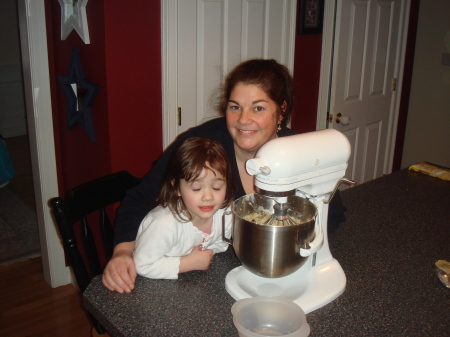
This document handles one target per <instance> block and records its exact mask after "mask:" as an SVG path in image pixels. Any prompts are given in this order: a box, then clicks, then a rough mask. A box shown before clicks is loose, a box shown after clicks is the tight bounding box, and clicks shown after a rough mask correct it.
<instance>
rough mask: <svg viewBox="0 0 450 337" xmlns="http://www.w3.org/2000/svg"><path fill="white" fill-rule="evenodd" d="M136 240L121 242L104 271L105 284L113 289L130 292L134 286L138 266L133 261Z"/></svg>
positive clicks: (119, 291) (103, 280) (115, 248)
mask: <svg viewBox="0 0 450 337" xmlns="http://www.w3.org/2000/svg"><path fill="white" fill-rule="evenodd" d="M133 251H134V241H133V242H123V243H119V244H118V245H117V246H116V247H114V252H113V256H112V257H111V259H110V260H109V261H108V264H107V265H106V267H105V270H104V271H103V277H102V282H103V285H104V286H105V287H106V288H108V289H109V290H111V291H117V292H118V293H123V292H126V293H129V292H131V290H133V288H134V282H135V280H136V267H135V265H134V261H133Z"/></svg>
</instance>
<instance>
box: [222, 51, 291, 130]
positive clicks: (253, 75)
mask: <svg viewBox="0 0 450 337" xmlns="http://www.w3.org/2000/svg"><path fill="white" fill-rule="evenodd" d="M239 83H243V84H254V85H257V86H258V87H259V88H261V90H263V91H264V92H265V93H266V94H267V95H268V96H269V97H270V99H272V100H273V101H274V102H275V104H276V105H277V107H278V113H279V115H280V116H282V117H283V119H282V121H281V125H282V126H286V124H288V123H289V121H290V120H291V117H292V111H293V110H292V109H293V106H294V82H293V79H292V76H291V74H290V72H289V70H288V69H287V68H286V67H285V66H284V65H282V64H280V63H278V62H277V61H276V60H266V59H252V60H248V61H245V62H242V63H241V64H239V65H237V66H236V67H235V68H234V69H233V70H232V71H231V72H230V73H229V74H228V76H227V77H226V78H225V83H224V86H223V88H222V94H221V97H220V101H219V106H218V110H219V112H220V114H221V116H223V117H225V114H226V111H227V106H228V100H229V99H230V95H231V92H232V91H233V89H234V87H235V86H236V85H237V84H239ZM284 102H286V107H285V109H284V110H283V109H282V108H281V107H282V105H283V103H284Z"/></svg>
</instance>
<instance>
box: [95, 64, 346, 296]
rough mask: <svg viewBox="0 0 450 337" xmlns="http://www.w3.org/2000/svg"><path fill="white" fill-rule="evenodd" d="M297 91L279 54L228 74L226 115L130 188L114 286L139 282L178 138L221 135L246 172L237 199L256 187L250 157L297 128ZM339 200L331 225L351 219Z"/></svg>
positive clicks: (112, 266)
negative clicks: (145, 234) (142, 239)
mask: <svg viewBox="0 0 450 337" xmlns="http://www.w3.org/2000/svg"><path fill="white" fill-rule="evenodd" d="M293 93H294V85H293V81H292V77H291V75H290V73H289V71H288V69H287V68H286V67H285V66H283V65H281V64H279V63H278V62H276V61H275V60H263V59H253V60H248V61H245V62H243V63H241V64H239V65H238V66H237V67H236V68H235V69H234V70H233V71H231V73H230V74H229V75H228V76H227V78H226V79H225V83H224V87H223V93H222V97H221V99H220V104H219V111H220V114H221V116H222V118H217V119H213V120H211V121H208V122H206V123H204V124H202V125H199V126H196V127H194V128H192V129H189V130H188V131H186V132H184V133H182V134H181V135H179V136H178V138H177V139H176V140H175V141H174V142H173V143H172V144H171V145H170V146H169V147H168V149H167V150H166V151H165V152H164V153H163V154H162V156H161V157H160V159H159V160H158V161H157V162H156V163H155V165H154V167H153V168H152V170H151V171H150V172H149V173H148V174H147V175H146V176H145V177H144V179H143V181H142V183H141V184H140V185H139V186H138V187H136V188H134V189H132V190H130V191H129V192H128V193H127V196H126V198H125V199H124V200H123V202H122V206H121V207H120V208H119V210H118V214H117V219H116V223H115V238H114V240H115V245H116V246H115V248H114V253H113V257H112V258H111V260H110V261H109V262H108V265H107V266H106V268H105V270H104V273H103V278H102V281H103V284H104V285H105V286H106V287H107V288H108V289H110V290H114V291H117V292H120V293H122V292H124V291H125V292H130V291H131V290H132V289H133V287H134V281H135V278H136V268H135V266H134V263H133V257H132V254H133V250H134V247H135V243H134V241H135V239H136V235H137V231H138V228H139V225H140V223H141V221H142V219H144V217H145V216H146V214H147V213H148V212H149V211H150V210H151V209H153V208H154V207H155V206H156V205H155V199H156V197H157V195H158V192H159V182H160V181H161V179H162V176H163V173H164V170H165V168H166V167H167V163H168V160H169V158H170V155H171V154H172V152H173V150H174V149H175V148H176V147H177V146H178V144H179V143H180V142H182V141H184V140H185V139H187V138H191V137H205V138H210V139H213V140H216V141H217V142H219V143H220V144H222V146H223V147H224V148H225V150H226V152H227V154H228V156H229V159H230V162H231V165H232V167H233V173H234V176H235V177H239V178H240V179H237V181H236V184H237V186H236V190H237V192H236V194H235V199H237V198H239V197H241V196H243V195H245V194H250V193H254V192H255V191H254V185H253V177H252V176H250V175H249V174H248V173H247V171H246V170H245V162H246V160H248V159H250V158H254V156H255V154H256V152H257V151H258V150H259V148H260V147H261V146H262V145H264V144H265V143H267V142H268V141H269V140H271V139H274V138H276V137H285V136H289V135H294V134H295V132H294V131H292V130H290V129H288V128H287V127H286V124H287V123H289V121H290V119H291V116H292V108H293V102H294V98H293V96H294V95H293ZM335 200H337V201H335ZM339 201H340V199H339V198H336V197H335V198H334V199H333V202H332V205H331V207H330V216H329V225H331V226H336V224H338V223H339V221H343V220H344V219H345V218H344V217H343V212H344V211H345V207H344V206H343V205H342V204H341V203H339ZM333 204H337V207H336V206H334V205H333Z"/></svg>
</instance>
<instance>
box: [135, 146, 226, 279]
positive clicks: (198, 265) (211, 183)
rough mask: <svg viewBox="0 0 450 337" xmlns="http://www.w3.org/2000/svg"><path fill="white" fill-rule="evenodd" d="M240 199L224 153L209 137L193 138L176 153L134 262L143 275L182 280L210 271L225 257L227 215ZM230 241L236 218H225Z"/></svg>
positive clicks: (143, 229)
mask: <svg viewBox="0 0 450 337" xmlns="http://www.w3.org/2000/svg"><path fill="white" fill-rule="evenodd" d="M234 194H235V182H234V180H233V179H232V168H231V165H230V162H229V159H228V156H227V153H226V152H225V150H224V148H223V147H222V146H221V145H220V144H219V143H217V142H215V141H213V140H209V139H206V138H200V137H195V138H189V139H187V140H185V141H184V142H183V143H182V144H181V145H180V146H179V147H178V148H177V149H176V150H175V151H174V153H173V155H172V156H171V159H170V162H169V164H168V166H167V169H166V171H165V174H164V177H163V181H162V183H161V190H160V193H159V196H158V198H157V204H158V206H157V207H156V208H154V209H153V210H152V211H150V212H149V213H148V214H147V216H146V217H145V218H144V220H143V221H142V223H141V225H140V227H139V231H138V234H137V238H136V249H135V251H134V262H135V264H136V271H137V273H138V274H139V275H142V276H145V277H149V278H155V279H177V278H178V274H179V273H185V272H188V271H191V270H207V269H208V268H209V265H210V264H211V260H212V256H213V254H214V253H220V252H224V251H226V250H227V248H228V244H227V243H226V242H224V241H223V240H222V214H223V212H224V211H225V208H227V207H228V206H230V204H231V202H232V201H233V198H234ZM225 219H226V225H225V236H227V237H230V235H231V217H227V216H226V217H225Z"/></svg>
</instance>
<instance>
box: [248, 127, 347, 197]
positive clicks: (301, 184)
mask: <svg viewBox="0 0 450 337" xmlns="http://www.w3.org/2000/svg"><path fill="white" fill-rule="evenodd" d="M350 151H351V147H350V143H349V141H348V139H347V137H346V136H345V135H344V134H342V133H341V132H339V131H337V130H334V129H326V130H320V131H314V132H308V133H303V134H299V135H293V136H287V137H280V138H275V139H273V140H271V141H269V142H267V143H266V144H264V145H263V146H262V147H261V148H260V149H259V150H258V152H257V154H256V156H255V158H253V159H249V160H247V162H246V169H247V172H248V173H249V174H250V175H254V176H255V187H256V189H257V191H258V192H260V193H262V194H264V195H266V196H270V197H274V198H276V200H277V201H278V202H281V203H283V202H284V201H283V199H282V198H283V197H285V196H286V195H291V194H295V192H296V190H299V191H301V192H304V193H306V194H309V195H313V196H316V195H321V194H326V193H330V192H331V191H333V189H334V188H335V186H336V184H337V182H338V181H339V180H340V179H341V178H342V177H344V175H345V171H346V169H347V161H348V159H349V157H350ZM292 191H293V193H292Z"/></svg>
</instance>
